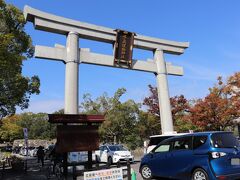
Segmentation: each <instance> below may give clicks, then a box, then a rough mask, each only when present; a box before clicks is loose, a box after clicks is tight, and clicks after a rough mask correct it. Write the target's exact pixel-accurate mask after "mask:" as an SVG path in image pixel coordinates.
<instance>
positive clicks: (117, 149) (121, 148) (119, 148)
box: [109, 146, 127, 151]
mask: <svg viewBox="0 0 240 180" xmlns="http://www.w3.org/2000/svg"><path fill="white" fill-rule="evenodd" d="M109 149H110V150H111V151H127V149H125V148H124V147H123V146H109Z"/></svg>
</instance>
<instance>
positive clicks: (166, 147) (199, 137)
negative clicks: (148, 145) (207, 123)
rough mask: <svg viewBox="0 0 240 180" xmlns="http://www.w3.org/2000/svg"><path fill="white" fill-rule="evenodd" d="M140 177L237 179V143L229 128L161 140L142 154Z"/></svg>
mask: <svg viewBox="0 0 240 180" xmlns="http://www.w3.org/2000/svg"><path fill="white" fill-rule="evenodd" d="M139 171H140V173H141V175H142V177H143V179H152V178H153V177H163V178H172V179H179V180H181V179H184V180H190V179H191V180H235V179H240V146H239V142H238V140H237V138H236V137H235V136H234V135H233V134H232V133H231V132H201V133H191V134H186V135H182V136H176V137H172V138H169V139H166V140H164V141H163V142H161V143H160V144H158V145H157V146H156V147H155V148H154V149H153V150H152V151H151V152H150V153H148V154H146V155H145V156H144V157H143V158H142V160H141V164H140V169H139Z"/></svg>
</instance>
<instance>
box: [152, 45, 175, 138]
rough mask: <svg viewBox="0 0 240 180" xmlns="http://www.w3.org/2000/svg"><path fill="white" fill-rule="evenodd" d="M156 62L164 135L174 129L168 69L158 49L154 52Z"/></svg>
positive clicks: (161, 52)
mask: <svg viewBox="0 0 240 180" xmlns="http://www.w3.org/2000/svg"><path fill="white" fill-rule="evenodd" d="M154 60H155V63H156V65H157V74H156V78H157V91H158V100H159V110H160V121H161V127H162V134H167V133H172V132H174V129H173V120H172V112H171V105H170V97H169V91H168V81H167V67H166V62H165V60H164V54H163V51H162V50H159V49H157V50H156V51H155V52H154Z"/></svg>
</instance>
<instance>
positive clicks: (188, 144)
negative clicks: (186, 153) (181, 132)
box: [173, 136, 192, 150]
mask: <svg viewBox="0 0 240 180" xmlns="http://www.w3.org/2000/svg"><path fill="white" fill-rule="evenodd" d="M184 149H192V137H190V136H189V137H184V138H179V139H176V140H175V141H174V143H173V150H184Z"/></svg>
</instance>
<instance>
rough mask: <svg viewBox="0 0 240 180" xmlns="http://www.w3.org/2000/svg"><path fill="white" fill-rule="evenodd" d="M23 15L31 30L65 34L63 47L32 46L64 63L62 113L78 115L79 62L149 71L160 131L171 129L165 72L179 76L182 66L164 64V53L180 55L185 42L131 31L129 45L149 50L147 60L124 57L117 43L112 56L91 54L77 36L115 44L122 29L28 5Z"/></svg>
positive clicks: (38, 55) (39, 55) (40, 55)
mask: <svg viewBox="0 0 240 180" xmlns="http://www.w3.org/2000/svg"><path fill="white" fill-rule="evenodd" d="M24 15H25V18H26V20H27V21H30V22H32V23H33V24H34V27H35V29H38V30H43V31H47V32H52V33H57V34H62V35H66V36H67V43H66V47H64V46H61V45H55V47H46V46H38V45H37V46H36V47H35V57H36V58H43V59H51V60H59V61H62V62H64V63H65V64H66V74H65V107H64V113H65V114H78V73H79V67H78V65H79V64H80V63H86V64H94V65H102V66H109V67H117V68H126V69H131V70H138V71H144V72H151V73H154V74H155V75H156V78H157V88H158V97H159V109H160V119H161V127H162V133H171V132H173V131H174V130H173V121H172V114H171V106H170V99H169V91H168V82H167V75H177V76H182V75H183V68H182V67H179V66H173V65H172V64H171V63H166V62H165V60H164V53H168V54H175V55H180V54H183V52H184V49H186V48H188V47H189V43H188V42H175V41H169V40H163V39H158V38H152V37H147V36H142V35H139V34H131V37H130V39H131V38H133V36H134V41H131V42H132V47H131V48H139V49H144V50H149V51H152V52H153V53H154V57H153V59H148V60H147V61H143V60H133V59H132V54H128V56H127V54H126V53H127V52H126V53H123V52H119V51H118V50H119V49H118V48H119V46H118V47H115V48H114V49H115V52H114V55H113V56H111V55H104V54H98V53H94V52H91V51H90V49H86V48H79V38H80V39H81V38H82V39H89V40H94V41H100V42H106V43H110V44H113V45H114V46H116V42H117V41H116V39H117V38H118V36H117V35H118V33H123V34H124V31H121V30H117V31H116V30H114V29H111V28H106V27H102V26H96V25H93V24H88V23H83V22H80V21H75V20H72V19H67V18H63V17H60V16H56V15H53V14H49V13H46V12H42V11H39V10H37V9H34V8H31V7H29V6H25V7H24ZM126 33H129V32H126ZM125 35H129V34H125ZM124 38H126V36H125V37H124ZM123 41H124V42H123ZM126 42H127V41H126V39H125V40H124V39H122V43H125V44H124V45H123V46H124V47H127V46H128V47H129V44H126ZM121 50H123V49H121ZM123 61H126V62H127V63H125V62H123ZM121 62H123V63H121Z"/></svg>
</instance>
